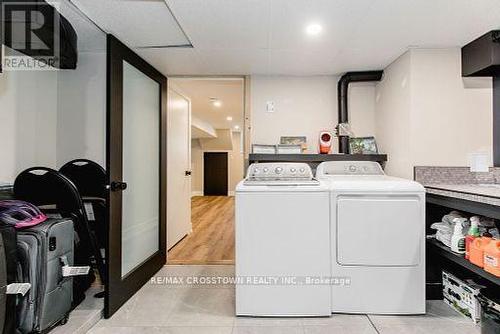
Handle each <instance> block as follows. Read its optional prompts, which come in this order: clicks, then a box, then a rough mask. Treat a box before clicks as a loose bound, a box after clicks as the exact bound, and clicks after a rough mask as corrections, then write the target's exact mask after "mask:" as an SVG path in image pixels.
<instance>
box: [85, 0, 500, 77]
mask: <svg viewBox="0 0 500 334" xmlns="http://www.w3.org/2000/svg"><path fill="white" fill-rule="evenodd" d="M78 1H79V2H81V3H82V4H85V6H86V12H87V13H88V14H89V15H90V16H91V17H93V18H96V21H99V24H100V25H101V26H103V27H104V28H105V29H106V30H107V31H112V32H114V33H115V34H117V35H118V37H119V38H121V39H122V40H124V41H125V42H126V43H127V44H128V45H130V46H137V45H162V44H165V45H167V44H168V45H172V44H183V43H185V40H184V41H183V38H184V37H183V34H181V32H182V30H183V31H184V32H185V33H186V35H187V37H188V39H189V41H190V42H192V44H193V46H194V48H157V49H139V50H137V52H138V53H139V54H140V55H142V56H143V57H145V58H146V59H147V60H149V61H150V62H152V63H153V64H154V65H155V66H156V67H158V69H160V70H161V71H162V72H163V73H165V74H168V75H179V74H184V75H223V74H238V75H241V74H284V75H322V74H339V73H343V72H346V71H350V70H367V69H380V68H384V67H386V66H387V65H388V64H389V63H391V62H392V61H393V60H394V59H396V58H397V57H398V56H400V55H401V54H402V53H403V52H404V51H405V50H407V49H408V48H409V47H433V48H434V47H459V46H463V45H464V44H466V43H467V42H469V41H471V40H473V39H474V38H476V37H479V36H480V35H482V34H484V33H485V32H487V31H489V30H492V29H498V28H500V4H499V1H498V0H355V1H352V0H351V1H348V0H164V1H166V3H167V4H168V7H169V8H170V11H171V12H172V13H173V15H174V17H175V19H176V20H175V19H172V18H168V15H167V14H169V13H167V12H169V11H168V10H166V11H165V10H164V9H160V8H161V6H163V5H164V3H162V1H163V0H122V1H117V0H78ZM103 3H115V5H114V6H108V5H102V4H103ZM116 3H119V5H116ZM165 7H166V6H165ZM162 15H165V16H162ZM175 21H178V23H179V24H180V26H181V27H182V30H180V28H178V26H176V25H175V24H174V23H176V22H175ZM165 22H166V23H165ZM312 22H315V23H319V24H321V25H322V26H323V32H322V33H321V34H320V35H318V36H314V37H311V36H307V35H306V34H305V33H304V29H305V26H306V25H307V24H309V23H312ZM167 23H168V24H167ZM170 29H173V30H174V31H170ZM175 31H177V32H175ZM181 35H182V36H181Z"/></svg>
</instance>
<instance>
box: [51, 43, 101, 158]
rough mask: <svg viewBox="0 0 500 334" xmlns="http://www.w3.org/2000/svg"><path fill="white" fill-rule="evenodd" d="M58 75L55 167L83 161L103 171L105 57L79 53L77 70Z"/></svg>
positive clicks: (62, 72)
mask: <svg viewBox="0 0 500 334" xmlns="http://www.w3.org/2000/svg"><path fill="white" fill-rule="evenodd" d="M58 73H59V83H58V114H57V163H58V165H59V166H62V165H63V164H65V163H66V162H68V161H70V160H73V159H77V158H86V159H90V160H93V161H95V162H97V163H99V164H101V166H103V167H105V160H106V53H105V52H100V53H98V52H95V53H90V52H86V53H80V54H79V59H78V67H77V69H76V70H66V71H59V72H58Z"/></svg>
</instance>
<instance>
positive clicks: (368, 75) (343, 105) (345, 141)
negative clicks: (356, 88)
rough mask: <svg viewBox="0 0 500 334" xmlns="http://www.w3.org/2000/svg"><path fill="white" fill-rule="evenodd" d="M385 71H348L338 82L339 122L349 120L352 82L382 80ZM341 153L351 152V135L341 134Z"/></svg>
mask: <svg viewBox="0 0 500 334" xmlns="http://www.w3.org/2000/svg"><path fill="white" fill-rule="evenodd" d="M383 74H384V71H365V72H347V73H346V74H344V75H343V76H342V77H341V78H340V80H339V83H338V86H337V90H338V95H337V97H338V102H339V110H338V112H339V124H340V123H347V122H348V121H349V112H348V103H347V102H348V90H349V84H350V83H351V82H368V81H380V80H382V75H383ZM339 153H346V154H347V153H349V137H348V136H340V135H339Z"/></svg>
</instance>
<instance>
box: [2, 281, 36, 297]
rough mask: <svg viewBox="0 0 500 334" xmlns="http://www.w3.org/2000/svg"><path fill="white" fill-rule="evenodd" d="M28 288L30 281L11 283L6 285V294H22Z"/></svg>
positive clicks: (29, 287)
mask: <svg viewBox="0 0 500 334" xmlns="http://www.w3.org/2000/svg"><path fill="white" fill-rule="evenodd" d="M30 289H31V284H30V283H11V284H9V285H7V291H6V294H8V295H21V296H24V295H25V294H26V293H27V292H28V291H29V290H30Z"/></svg>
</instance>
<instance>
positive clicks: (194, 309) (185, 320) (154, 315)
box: [89, 266, 480, 334]
mask: <svg viewBox="0 0 500 334" xmlns="http://www.w3.org/2000/svg"><path fill="white" fill-rule="evenodd" d="M191 275H195V276H196V275H200V276H217V275H220V276H232V275H234V266H166V267H165V268H164V269H162V270H161V271H160V272H159V273H158V274H157V275H156V277H161V278H165V277H175V276H181V277H187V276H191ZM427 307H428V310H427V311H428V312H427V315H425V316H366V315H347V314H334V315H333V316H332V317H331V318H301V319H293V318H292V319H286V318H285V319H274V318H236V317H235V316H234V288H233V287H232V286H231V285H216V286H214V285H210V286H206V285H205V286H203V285H187V284H181V285H177V284H173V283H172V282H170V284H163V285H162V284H152V283H151V282H150V283H148V284H146V285H145V286H144V287H143V288H142V289H141V290H140V291H139V292H138V293H137V294H136V295H135V296H133V297H132V298H131V299H130V300H129V301H128V302H127V303H126V304H125V305H124V306H123V307H122V308H121V309H120V310H119V311H118V312H117V313H116V314H115V315H114V316H113V317H112V318H111V319H108V320H101V321H99V322H98V323H97V325H96V326H95V327H94V328H92V329H91V330H90V331H89V333H91V334H108V333H110V334H120V333H124V334H136V333H145V334H149V333H155V334H156V333H168V334H282V333H283V334H323V333H324V334H327V333H329V334H330V333H339V334H351V333H352V334H377V333H380V334H392V333H398V334H405V333H409V334H417V333H422V334H424V333H438V334H439V333H443V334H449V333H453V334H462V333H463V334H466V333H467V334H468V333H480V329H479V327H477V326H475V325H473V324H472V323H471V322H470V321H469V320H468V319H465V318H463V317H462V316H461V315H459V314H458V313H455V312H454V311H453V310H451V309H449V307H448V306H447V305H445V304H444V303H442V302H440V301H432V302H428V305H427Z"/></svg>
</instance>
